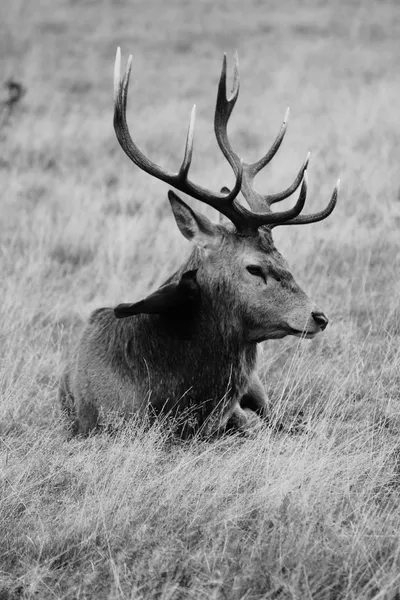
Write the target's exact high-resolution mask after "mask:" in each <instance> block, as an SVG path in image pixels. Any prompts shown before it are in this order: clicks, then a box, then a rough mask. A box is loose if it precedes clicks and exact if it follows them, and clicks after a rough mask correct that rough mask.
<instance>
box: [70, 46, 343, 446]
mask: <svg viewBox="0 0 400 600" xmlns="http://www.w3.org/2000/svg"><path fill="white" fill-rule="evenodd" d="M119 63H120V58H119V53H117V60H116V76H115V115H114V126H115V130H116V133H117V137H118V139H119V141H120V144H121V146H122V147H123V149H124V150H125V152H126V153H127V155H128V156H129V157H130V158H131V159H132V160H133V161H134V162H135V163H136V164H137V165H139V166H140V167H141V168H142V169H144V170H146V171H147V172H149V173H150V174H152V175H153V176H156V177H158V178H160V179H162V180H163V181H167V182H169V183H172V185H174V186H175V187H176V188H178V189H181V190H182V191H185V192H186V193H188V194H190V195H191V196H193V197H194V198H197V199H198V200H201V201H203V202H205V203H207V204H209V205H211V206H213V207H214V208H216V209H217V210H219V212H220V213H221V214H222V215H224V216H225V217H227V218H228V220H229V222H230V224H222V223H220V224H216V223H213V222H211V221H210V220H209V219H208V218H206V217H205V216H204V215H202V214H200V213H198V212H196V211H194V210H193V209H192V208H190V207H189V206H188V205H187V204H186V203H184V202H183V201H182V200H181V199H180V198H178V196H176V194H175V193H174V192H172V191H170V192H169V194H168V196H169V200H170V203H171V208H172V211H173V215H174V217H175V220H176V223H177V225H178V227H179V229H180V231H181V233H182V234H183V235H184V236H185V237H186V238H187V239H188V240H189V241H191V242H192V244H193V245H194V250H193V251H192V253H191V255H190V257H189V259H188V260H187V261H186V263H185V264H184V265H182V267H181V269H180V270H179V271H177V272H176V273H175V274H174V275H173V276H172V277H171V278H170V279H169V280H168V282H167V283H166V284H165V285H164V286H163V287H161V288H160V289H159V290H157V291H156V292H155V293H153V294H151V295H150V296H149V297H148V298H146V299H144V300H141V301H140V302H137V303H134V304H122V305H119V306H118V307H116V308H115V309H111V308H102V309H99V310H97V311H95V312H94V313H92V315H91V317H90V319H89V323H88V325H87V327H86V329H85V330H84V332H83V335H82V337H81V340H80V342H79V345H78V349H77V352H76V355H75V356H74V359H73V361H72V363H71V364H70V366H69V368H68V369H67V370H66V372H65V374H64V376H63V378H62V381H61V385H60V392H59V395H60V401H61V405H62V408H63V409H64V411H65V412H66V413H67V414H68V415H69V416H70V417H71V419H72V422H73V429H74V430H75V431H79V432H81V433H88V432H89V431H90V430H92V429H94V428H95V427H96V426H97V424H98V423H99V422H100V421H101V415H102V413H107V412H112V411H116V412H118V413H119V414H122V415H123V416H125V417H129V416H132V415H137V414H145V413H150V414H151V415H154V416H155V415H158V414H160V413H161V414H170V415H173V416H175V417H178V418H179V416H181V415H184V417H183V421H181V423H180V425H179V431H180V433H181V434H182V435H184V436H186V435H188V434H190V433H191V432H194V431H197V430H199V428H202V427H203V426H205V425H206V424H207V421H208V417H210V415H213V414H215V413H217V415H218V427H219V429H224V428H225V426H226V424H227V423H228V421H229V420H231V421H233V422H235V424H236V425H237V426H239V427H245V426H246V421H247V417H246V413H245V411H244V409H251V410H253V411H255V412H257V413H258V414H260V415H261V416H263V417H266V416H267V413H268V410H267V398H266V395H265V392H264V390H263V387H262V385H261V382H260V381H259V379H258V377H257V372H256V367H257V344H258V343H259V342H262V341H264V340H267V339H274V338H280V337H284V336H286V335H295V336H301V337H308V338H311V337H314V336H315V335H316V334H317V333H318V332H319V331H322V330H323V329H325V327H326V325H327V322H328V321H327V319H326V317H325V315H324V314H323V313H322V312H321V311H320V310H319V309H318V308H317V307H316V306H315V304H314V303H313V302H312V301H311V300H310V299H309V298H308V297H307V296H306V294H305V293H304V292H303V291H302V290H301V288H300V287H299V286H298V285H297V283H296V282H295V280H294V279H293V276H292V275H291V273H290V271H289V269H288V266H287V263H286V261H285V259H284V258H283V257H282V256H281V255H280V254H279V252H278V251H277V249H276V248H275V246H274V243H273V240H272V235H271V230H272V228H273V227H274V226H276V225H292V224H302V223H310V222H313V221H318V220H321V219H323V218H325V217H326V216H328V215H329V214H330V213H331V212H332V210H333V208H334V206H335V204H336V197H337V188H335V190H334V193H333V195H332V198H331V201H330V203H329V205H328V207H327V208H326V209H325V210H324V211H321V212H320V213H317V214H315V215H306V216H302V215H300V216H299V213H300V212H301V210H302V208H303V206H304V202H305V198H306V193H307V177H306V168H307V164H308V157H307V160H306V161H305V163H304V165H303V166H302V168H301V170H300V172H299V174H298V176H297V177H296V179H295V181H294V182H293V184H292V186H290V188H288V189H287V190H286V191H285V192H281V193H279V194H275V195H270V196H265V195H264V196H263V195H261V194H259V193H258V192H256V191H255V190H254V189H253V187H252V181H253V179H254V176H255V175H256V174H257V172H258V171H259V170H260V169H261V168H263V167H264V166H265V165H266V164H267V163H268V162H269V160H271V158H272V157H273V156H274V154H275V153H276V151H277V150H278V148H279V145H280V143H281V141H282V139H283V136H284V133H285V129H286V123H284V125H283V127H282V129H281V131H280V133H279V135H278V137H277V139H276V140H275V142H274V144H273V146H272V148H271V150H270V151H269V152H268V153H267V154H266V155H265V156H264V157H263V158H262V159H261V160H260V161H258V162H257V163H254V164H245V163H242V162H241V161H240V159H239V158H238V156H237V155H236V154H235V153H234V151H233V150H232V148H231V146H230V143H229V140H228V138H227V133H226V127H227V122H228V119H229V116H230V114H231V111H232V108H233V106H234V104H235V102H236V99H237V95H238V90H239V78H238V71H237V63H236V64H235V81H234V91H233V93H232V97H231V98H230V99H226V61H225V59H224V65H223V70H222V75H221V80H220V85H219V91H218V99H217V108H216V113H215V131H216V136H217V140H218V143H219V145H220V147H221V150H222V152H223V154H224V155H225V157H226V158H227V160H228V161H229V163H230V164H231V166H232V169H233V170H234V172H235V175H236V183H235V186H234V188H233V189H232V191H231V192H230V191H229V190H227V189H226V188H224V189H223V190H221V193H220V194H213V193H211V192H209V191H208V190H206V189H204V188H201V187H200V186H197V185H195V184H193V183H192V182H190V181H189V180H188V178H187V175H188V170H189V167H190V162H191V157H192V148H193V128H194V112H193V113H192V119H191V123H190V126H189V131H188V138H187V142H186V150H185V157H184V159H183V163H182V166H181V169H180V171H179V172H178V173H177V174H171V173H169V172H167V171H165V170H163V169H161V168H160V167H157V166H156V165H154V164H153V163H151V161H149V160H148V159H147V158H146V157H144V155H142V154H141V152H140V150H139V149H138V148H137V147H136V146H135V144H134V143H133V142H132V140H131V138H130V134H129V130H128V128H127V124H126V117H125V110H126V96H127V89H128V82H129V73H130V62H129V64H128V69H127V71H126V73H125V75H124V77H123V79H122V81H121V79H120V75H119V69H120V66H119ZM300 184H301V191H300V195H299V198H298V201H297V203H296V205H295V206H294V207H293V208H292V209H289V210H287V211H284V212H281V213H278V212H272V210H271V208H270V206H271V205H272V204H273V203H274V202H278V201H279V200H282V199H283V198H286V197H287V196H289V195H290V194H292V193H293V191H295V190H296V189H297V188H298V187H299V185H300ZM239 191H241V192H242V194H243V196H244V197H245V199H246V200H247V202H248V204H249V205H250V207H251V209H252V210H248V209H247V208H245V207H244V206H243V205H241V204H239V203H238V201H237V199H236V197H237V195H238V193H239ZM256 211H259V212H256ZM216 409H218V410H216Z"/></svg>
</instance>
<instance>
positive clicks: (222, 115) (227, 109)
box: [214, 53, 240, 173]
mask: <svg viewBox="0 0 400 600" xmlns="http://www.w3.org/2000/svg"><path fill="white" fill-rule="evenodd" d="M226 71H227V62H226V54H225V53H224V57H223V61H222V69H221V76H220V79H219V83H218V92H217V105H216V107H215V113H214V132H215V137H216V138H217V142H218V145H219V147H220V149H221V151H222V154H223V155H224V156H225V158H226V160H227V161H228V163H229V164H230V166H231V167H232V169H233V170H234V172H235V173H237V170H238V166H239V164H240V158H239V156H238V155H237V154H236V152H234V151H233V149H232V146H231V144H230V142H229V139H228V133H227V126H228V121H229V117H230V116H231V113H232V110H233V108H234V106H235V104H236V100H237V99H238V95H239V87H240V77H239V58H238V55H237V53H236V54H235V67H234V78H233V88H232V94H231V96H230V98H227V96H226Z"/></svg>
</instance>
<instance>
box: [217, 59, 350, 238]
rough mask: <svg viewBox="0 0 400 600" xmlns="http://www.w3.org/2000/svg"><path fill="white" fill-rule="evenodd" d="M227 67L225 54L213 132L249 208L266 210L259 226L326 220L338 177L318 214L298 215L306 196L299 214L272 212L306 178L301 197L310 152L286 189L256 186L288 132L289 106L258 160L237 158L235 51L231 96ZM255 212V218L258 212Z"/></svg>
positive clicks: (334, 195)
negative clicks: (232, 122) (232, 127)
mask: <svg viewBox="0 0 400 600" xmlns="http://www.w3.org/2000/svg"><path fill="white" fill-rule="evenodd" d="M226 67H227V65H226V54H224V59H223V63H222V71H221V77H220V80H219V85H218V95H217V106H216V109H215V118H214V131H215V136H216V138H217V142H218V145H219V147H220V148H221V151H222V153H223V154H224V156H225V158H226V159H227V161H228V162H229V164H230V165H231V167H232V169H233V170H234V172H235V174H238V173H239V172H242V189H241V192H242V194H243V196H244V198H245V199H246V201H247V202H248V204H249V206H250V208H251V209H253V210H259V211H263V215H262V216H263V219H262V220H260V222H259V224H258V227H260V226H262V225H270V226H271V227H276V226H277V225H300V224H304V223H314V222H316V221H321V220H322V219H325V218H326V217H327V216H329V215H330V214H331V212H332V211H333V209H334V208H335V206H336V201H337V196H338V191H339V183H340V180H338V182H337V184H336V186H335V189H334V190H333V194H332V197H331V199H330V201H329V203H328V206H327V207H326V208H325V209H324V210H322V211H320V212H318V213H315V214H311V215H302V216H298V215H299V213H300V212H301V210H302V208H303V206H304V201H305V196H304V201H303V203H302V205H301V208H300V210H298V211H297V212H296V208H297V207H298V204H299V201H298V202H297V204H296V206H295V207H294V209H291V210H292V211H295V212H296V214H295V215H293V216H289V214H288V213H290V211H284V212H281V213H274V212H272V211H271V205H272V204H274V203H275V202H280V201H281V200H284V199H285V198H288V197H289V196H290V195H291V194H293V192H295V191H296V189H297V188H298V187H299V185H300V184H301V182H302V181H303V185H302V189H301V192H300V197H302V194H303V191H304V186H305V187H307V183H306V182H307V167H308V162H309V159H310V153H308V154H307V157H306V159H305V161H304V163H303V165H302V167H301V169H300V171H299V172H298V174H297V176H296V178H295V180H294V181H293V183H292V184H291V185H290V186H289V187H288V188H287V189H286V190H284V191H283V192H279V193H277V194H269V195H268V194H260V193H259V192H257V191H256V190H255V189H254V187H253V181H254V178H255V176H256V175H257V173H259V172H260V171H261V169H263V168H264V167H265V166H266V165H267V164H268V163H269V162H270V161H271V160H272V158H273V157H274V156H275V154H276V153H277V151H278V149H279V147H280V145H281V143H282V140H283V138H284V136H285V133H286V127H287V121H288V118H289V109H287V111H286V114H285V118H284V120H283V123H282V126H281V129H280V131H279V133H278V135H277V137H276V138H275V141H274V142H273V144H272V146H271V148H270V149H269V150H268V152H267V153H266V154H265V155H264V156H263V157H262V158H260V160H258V161H257V162H255V163H251V164H248V163H245V162H243V161H242V160H241V159H240V158H239V157H238V155H237V154H236V152H234V150H233V149H232V146H231V144H230V142H229V139H228V133H227V125H228V121H229V118H230V116H231V113H232V110H233V108H234V106H235V104H236V100H237V98H238V95H239V59H238V55H237V54H235V63H234V74H233V88H232V92H231V96H230V97H229V98H227V95H226V71H227V68H226ZM299 200H300V198H299ZM252 214H253V216H254V217H255V214H254V213H252ZM255 220H256V219H253V221H255Z"/></svg>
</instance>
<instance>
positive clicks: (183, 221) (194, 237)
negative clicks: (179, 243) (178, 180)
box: [168, 190, 222, 248]
mask: <svg viewBox="0 0 400 600" xmlns="http://www.w3.org/2000/svg"><path fill="white" fill-rule="evenodd" d="M168 199H169V201H170V203H171V208H172V212H173V213H174V217H175V221H176V223H177V225H178V227H179V230H180V232H181V233H182V235H184V236H185V238H186V239H187V240H189V241H190V242H193V244H195V245H196V246H199V247H201V248H207V247H208V248H210V247H212V246H216V245H217V244H219V243H220V241H221V236H222V234H221V229H220V228H219V226H218V225H217V224H216V223H213V222H212V221H210V219H207V217H205V216H204V215H201V214H200V213H198V212H196V211H194V210H193V209H192V208H190V206H188V205H187V204H186V202H183V200H181V199H180V198H179V196H177V195H176V194H175V192H173V191H172V190H170V191H169V192H168Z"/></svg>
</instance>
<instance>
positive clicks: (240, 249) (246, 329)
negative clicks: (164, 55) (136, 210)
mask: <svg viewBox="0 0 400 600" xmlns="http://www.w3.org/2000/svg"><path fill="white" fill-rule="evenodd" d="M120 61H121V58H120V51H119V49H118V51H117V58H116V64H115V78H114V96H115V112H114V128H115V132H116V135H117V138H118V140H119V142H120V144H121V146H122V148H123V150H124V151H125V153H126V154H127V155H128V156H129V158H131V160H132V161H133V162H134V163H135V164H136V165H137V166H139V167H140V168H141V169H143V170H144V171H146V172H147V173H149V174H150V175H153V176H154V177H157V178H158V179H161V180H162V181H165V182H166V183H168V184H170V185H172V186H174V187H175V188H176V189H178V190H180V191H182V192H185V193H186V194H188V195H190V196H191V197H192V198H195V199H197V200H200V201H201V202H204V203H205V204H208V205H209V206H212V207H213V208H215V209H216V210H218V211H219V213H220V214H221V216H222V217H224V218H225V221H226V219H227V223H226V222H224V223H223V222H220V223H219V224H217V223H213V222H212V221H210V220H209V219H208V218H207V217H205V216H204V215H202V214H200V213H198V212H197V211H195V210H193V209H192V208H190V207H189V206H188V205H187V204H186V203H185V202H183V200H181V199H180V198H179V197H178V196H177V195H176V194H175V193H174V192H172V191H170V192H169V194H168V197H169V200H170V203H171V207H172V211H173V214H174V217H175V220H176V222H177V224H178V227H179V229H180V231H181V233H182V234H183V235H184V236H185V237H186V238H187V239H188V240H190V241H191V242H192V243H193V244H194V245H195V250H194V252H193V253H192V256H191V259H190V260H189V261H188V266H189V267H190V268H192V269H193V268H195V269H196V275H195V276H196V283H197V285H198V287H199V290H200V293H201V295H203V296H204V298H205V299H206V301H207V302H209V303H210V304H211V305H212V308H213V311H214V313H215V314H216V315H218V316H219V318H220V319H221V320H223V321H226V323H228V324H229V327H230V328H232V329H234V330H236V331H237V332H238V333H239V334H240V335H241V337H242V338H243V340H244V341H246V342H259V341H263V340H266V339H271V338H279V337H284V336H286V335H296V336H304V337H310V338H311V337H314V336H315V335H316V334H317V333H318V332H320V331H322V330H324V329H325V327H326V325H327V323H328V319H327V318H326V316H325V315H324V314H323V313H322V312H321V311H320V310H319V308H318V307H317V306H316V305H315V304H314V303H313V302H312V301H311V300H310V299H309V298H308V297H307V295H306V294H305V293H304V292H303V290H302V289H301V288H300V287H299V286H298V285H297V283H296V282H295V280H294V278H293V276H292V274H291V273H290V271H289V268H288V265H287V263H286V261H285V259H284V258H283V257H282V255H281V254H280V253H279V252H278V251H277V249H276V248H275V246H274V243H273V240H272V234H271V230H272V229H273V228H274V227H276V226H278V225H301V224H306V223H313V222H316V221H321V220H322V219H325V218H326V217H327V216H329V215H330V214H331V212H332V211H333V209H334V207H335V205H336V200H337V195H338V185H339V182H338V184H337V186H336V187H335V189H334V191H333V194H332V197H331V199H330V201H329V203H328V205H327V207H326V208H325V209H324V210H322V211H320V212H318V213H315V214H310V215H301V214H300V213H301V211H302V209H303V207H304V204H305V200H306V196H307V166H308V161H309V155H307V158H306V160H305V162H304V164H303V165H302V167H301V169H300V171H299V173H298V174H297V176H296V178H295V180H294V182H293V183H292V185H291V186H289V187H288V188H287V189H286V190H284V191H283V192H280V193H277V194H271V195H265V194H260V193H259V192H257V191H256V190H255V188H254V186H253V181H254V178H255V176H256V175H257V173H259V171H260V170H261V169H262V168H263V167H265V166H266V165H267V164H268V163H269V162H270V160H271V159H272V158H273V157H274V155H275V154H276V152H277V150H278V148H279V147H280V145H281V143H282V140H283V137H284V135H285V132H286V124H287V118H288V112H287V113H286V116H285V119H284V122H283V124H282V127H281V130H280V132H279V134H278V136H277V137H276V139H275V141H274V143H273V144H272V146H271V148H270V150H269V151H268V152H267V153H266V154H265V156H263V157H262V158H261V159H260V160H259V161H257V162H255V163H252V164H247V163H244V162H243V161H242V160H241V159H240V158H239V157H238V155H237V154H236V153H235V152H234V150H233V149H232V147H231V144H230V142H229V139H228V135H227V124H228V121H229V117H230V115H231V113H232V110H233V107H234V105H235V103H236V100H237V97H238V94H239V71H238V59H237V56H236V58H235V69H234V82H233V90H232V93H231V96H230V97H229V98H227V96H226V57H225V56H224V61H223V66H222V73H221V78H220V82H219V87H218V96H217V106H216V110H215V119H214V128H215V135H216V138H217V141H218V144H219V147H220V148H221V150H222V152H223V154H224V156H225V158H226V159H227V160H228V162H229V164H230V165H231V167H232V169H233V171H234V173H235V176H236V183H235V185H234V187H233V189H232V190H231V191H230V190H228V189H227V188H223V189H222V190H221V192H220V193H213V192H211V191H209V190H207V189H205V188H203V187H201V186H199V185H197V184H195V183H193V182H191V181H190V180H189V179H188V172H189V168H190V164H191V160H192V153H193V133H194V122H195V108H193V110H192V115H191V119H190V124H189V129H188V134H187V139H186V147H185V154H184V159H183V162H182V165H181V168H180V169H179V171H178V173H171V172H169V171H167V170H165V169H163V168H162V167H159V166H157V165H156V164H154V163H153V162H152V161H150V160H149V159H148V158H147V157H146V156H144V155H143V153H142V152H141V151H140V150H139V148H138V147H137V146H136V145H135V144H134V142H133V141H132V138H131V136H130V134H129V130H128V126H127V122H126V103H127V94H128V84H129V76H130V72H131V62H132V57H129V61H128V66H127V69H126V71H125V74H124V76H123V78H122V80H121V75H120ZM299 187H300V194H299V197H298V200H297V202H296V204H295V205H294V207H293V208H291V209H289V210H286V211H282V212H274V211H272V209H271V206H272V204H274V203H276V202H279V201H280V200H283V199H285V198H287V197H288V196H290V195H291V194H293V193H294V192H295V191H296V190H297V189H298V188H299ZM239 192H241V193H242V195H243V197H244V199H245V200H246V202H247V204H248V205H249V207H250V209H248V208H246V207H245V206H243V205H242V204H240V203H239V202H238V199H237V196H238V194H239ZM171 289H172V288H169V289H168V303H169V305H170V304H171V302H172V303H173V299H172V300H171V295H172V296H173V294H174V293H175V292H174V291H173V290H172V291H171ZM177 289H178V287H177ZM179 289H180V290H181V292H180V295H179V302H180V303H181V302H182V287H181V288H179ZM161 290H162V288H161ZM177 297H178V296H177ZM160 299H162V294H161V296H158V305H159V306H160V307H161V306H162V301H161V302H160ZM143 312H146V311H145V310H144V311H143ZM160 312H162V310H161V308H160Z"/></svg>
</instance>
